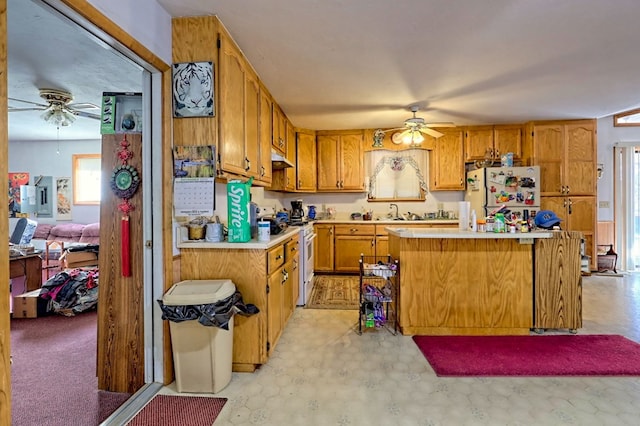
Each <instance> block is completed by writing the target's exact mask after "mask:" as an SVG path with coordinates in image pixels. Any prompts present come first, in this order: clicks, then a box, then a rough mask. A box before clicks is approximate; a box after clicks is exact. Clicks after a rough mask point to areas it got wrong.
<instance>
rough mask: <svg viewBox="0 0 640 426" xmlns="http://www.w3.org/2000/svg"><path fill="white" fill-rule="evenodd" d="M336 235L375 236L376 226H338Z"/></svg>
mask: <svg viewBox="0 0 640 426" xmlns="http://www.w3.org/2000/svg"><path fill="white" fill-rule="evenodd" d="M335 232H336V235H375V234H376V225H362V224H355V223H354V224H353V225H336V226H335Z"/></svg>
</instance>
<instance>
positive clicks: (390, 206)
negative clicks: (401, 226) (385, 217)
mask: <svg viewBox="0 0 640 426" xmlns="http://www.w3.org/2000/svg"><path fill="white" fill-rule="evenodd" d="M392 207H395V208H396V215H395V216H393V218H394V219H397V218H398V215H399V213H398V205H397V204H395V203H391V204H389V208H390V209H391V208H392Z"/></svg>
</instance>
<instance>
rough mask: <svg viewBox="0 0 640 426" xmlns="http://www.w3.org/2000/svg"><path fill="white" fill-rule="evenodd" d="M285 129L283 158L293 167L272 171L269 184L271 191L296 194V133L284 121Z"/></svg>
mask: <svg viewBox="0 0 640 426" xmlns="http://www.w3.org/2000/svg"><path fill="white" fill-rule="evenodd" d="M284 128H285V148H286V149H285V151H286V152H287V154H286V155H285V157H286V158H287V160H289V161H290V162H291V163H292V164H294V166H293V167H287V168H284V169H278V170H273V180H272V182H271V190H272V191H285V192H296V170H297V167H296V166H295V164H296V132H295V129H294V127H293V125H292V124H291V122H290V121H289V120H287V119H286V117H285V121H284Z"/></svg>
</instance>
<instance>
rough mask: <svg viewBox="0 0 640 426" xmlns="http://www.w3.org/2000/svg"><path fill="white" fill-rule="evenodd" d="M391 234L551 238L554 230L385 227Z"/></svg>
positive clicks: (466, 237)
mask: <svg viewBox="0 0 640 426" xmlns="http://www.w3.org/2000/svg"><path fill="white" fill-rule="evenodd" d="M385 229H386V230H387V231H388V232H389V235H394V236H396V237H400V238H457V239H494V238H499V239H521V238H528V239H531V238H551V237H552V236H553V232H552V231H535V232H515V233H510V232H501V233H496V232H473V231H463V230H460V229H447V228H404V227H398V226H389V227H387V228H385Z"/></svg>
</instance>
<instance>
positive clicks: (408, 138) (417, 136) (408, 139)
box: [402, 129, 424, 145]
mask: <svg viewBox="0 0 640 426" xmlns="http://www.w3.org/2000/svg"><path fill="white" fill-rule="evenodd" d="M402 142H403V143H405V144H407V145H419V144H421V143H422V142H424V136H422V134H421V133H420V132H419V131H418V130H413V129H412V130H409V131H407V132H405V134H404V136H402Z"/></svg>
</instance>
